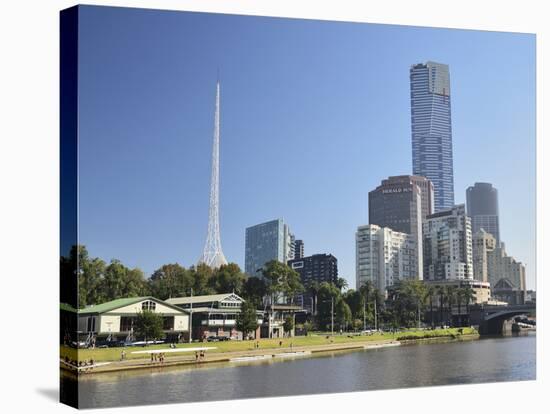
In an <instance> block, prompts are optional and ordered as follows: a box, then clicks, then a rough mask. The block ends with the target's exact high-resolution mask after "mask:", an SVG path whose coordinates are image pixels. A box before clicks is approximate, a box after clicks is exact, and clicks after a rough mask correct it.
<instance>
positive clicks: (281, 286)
mask: <svg viewBox="0 0 550 414" xmlns="http://www.w3.org/2000/svg"><path fill="white" fill-rule="evenodd" d="M262 274H263V277H264V280H265V284H266V293H267V294H268V295H269V296H270V298H271V303H276V302H277V299H278V298H280V297H281V296H285V297H286V298H287V300H290V302H292V301H293V300H294V296H296V295H297V294H298V293H301V292H302V291H303V290H304V287H303V285H302V283H301V281H300V275H299V274H298V272H296V271H295V270H294V269H292V268H291V267H290V266H288V265H286V264H284V263H281V262H279V261H277V260H271V261H269V262H267V263H266V264H265V267H264V269H263V270H262Z"/></svg>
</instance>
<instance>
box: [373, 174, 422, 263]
mask: <svg viewBox="0 0 550 414" xmlns="http://www.w3.org/2000/svg"><path fill="white" fill-rule="evenodd" d="M432 206H433V185H432V183H431V182H430V181H429V180H428V179H427V178H425V177H420V176H413V175H399V176H394V177H389V178H387V179H385V180H382V184H381V185H379V186H378V187H376V188H375V189H374V190H372V191H371V192H369V224H376V225H378V226H381V227H389V228H390V229H392V230H394V231H398V232H401V233H407V234H410V235H411V236H412V237H413V239H414V240H415V241H416V248H417V260H418V263H419V266H420V268H422V222H423V221H424V220H425V218H426V216H427V215H428V214H431V213H432V210H433V208H432Z"/></svg>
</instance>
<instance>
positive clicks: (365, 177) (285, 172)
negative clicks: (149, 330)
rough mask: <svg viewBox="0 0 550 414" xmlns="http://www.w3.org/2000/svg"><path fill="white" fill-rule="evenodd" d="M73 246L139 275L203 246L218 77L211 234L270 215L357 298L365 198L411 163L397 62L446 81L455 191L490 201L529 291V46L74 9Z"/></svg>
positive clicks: (331, 26) (460, 196)
mask: <svg viewBox="0 0 550 414" xmlns="http://www.w3.org/2000/svg"><path fill="white" fill-rule="evenodd" d="M79 56H80V61H79V71H80V72H79V82H80V85H79V86H80V95H79V99H80V102H79V105H80V106H79V110H80V111H79V131H80V142H79V144H80V147H79V160H80V164H79V168H80V175H79V183H80V193H79V197H80V210H79V215H80V216H79V217H80V222H79V225H80V228H79V231H80V233H79V242H80V243H82V244H85V245H86V246H87V247H88V250H89V252H90V254H91V255H92V256H99V257H101V258H103V259H105V260H110V259H111V258H118V259H120V260H121V261H122V262H124V263H125V264H126V265H128V266H132V267H134V266H137V267H140V268H141V269H142V270H144V271H145V272H146V273H147V274H150V273H151V272H152V271H153V270H154V269H156V268H158V267H160V266H161V265H162V264H165V263H174V262H178V263H180V264H182V265H184V266H186V267H188V266H191V265H192V264H195V263H196V262H197V260H198V258H199V257H200V254H201V252H202V248H203V245H204V241H205V238H206V229H207V220H208V196H209V185H210V183H209V181H210V156H211V150H212V132H213V117H214V94H215V82H216V71H217V68H219V70H220V74H221V81H222V95H221V111H222V112H221V121H222V125H221V147H220V151H221V155H220V157H221V167H220V168H221V190H220V198H221V201H220V203H221V217H220V220H221V238H222V246H223V250H224V253H225V255H226V257H227V258H228V260H229V261H233V262H236V263H238V264H239V265H240V266H241V267H244V237H245V228H246V227H248V226H250V225H253V224H257V223H260V222H263V221H267V220H271V219H274V218H278V217H282V218H284V219H285V221H286V222H287V223H288V224H289V225H290V227H291V230H292V231H293V233H294V234H295V235H296V237H297V238H301V239H303V240H304V242H305V252H306V254H307V255H310V254H314V253H332V254H334V255H335V256H336V257H337V258H338V264H339V272H340V275H341V276H343V277H345V278H347V279H348V281H349V283H350V287H355V242H354V235H355V230H356V228H357V226H358V225H362V224H367V223H368V205H367V198H368V192H369V191H370V190H372V189H373V188H374V187H375V186H376V185H378V184H379V182H380V180H381V179H383V178H385V177H387V176H389V175H398V174H407V173H410V172H411V170H412V161H411V132H410V102H409V67H410V65H411V64H413V63H419V62H425V61H426V60H434V61H437V62H442V63H447V64H449V65H450V71H451V94H452V97H451V104H452V122H453V145H454V174H455V195H456V196H455V197H456V200H455V201H456V202H457V203H462V202H465V190H466V188H467V187H468V186H470V185H473V183H474V182H476V181H486V182H491V183H493V185H494V186H495V187H497V188H498V190H499V197H500V200H499V201H500V213H501V235H502V239H503V240H504V241H505V242H506V245H507V250H508V252H509V254H511V255H513V256H515V257H516V258H517V259H519V260H521V261H523V262H524V263H526V264H527V279H528V288H533V287H534V284H535V275H534V272H535V36H534V35H525V34H511V33H496V32H481V31H466V30H447V29H429V28H416V27H404V26H391V25H371V24H363V23H362V24H357V23H338V22H321V21H310V20H300V19H275V18H261V17H245V16H230V15H213V14H197V13H184V12H166V11H152V10H140V9H122V8H108V7H83V8H82V9H81V17H80V49H79Z"/></svg>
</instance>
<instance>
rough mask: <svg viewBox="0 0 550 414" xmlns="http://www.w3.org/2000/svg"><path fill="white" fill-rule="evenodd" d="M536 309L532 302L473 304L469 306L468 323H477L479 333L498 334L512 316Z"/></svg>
mask: <svg viewBox="0 0 550 414" xmlns="http://www.w3.org/2000/svg"><path fill="white" fill-rule="evenodd" d="M535 311H536V306H535V305H534V304H528V305H507V306H497V305H475V306H471V307H470V323H471V324H472V325H479V333H480V334H481V335H500V334H502V333H503V326H504V325H505V322H506V321H507V320H509V319H511V318H513V317H514V316H518V315H524V314H528V313H532V312H535Z"/></svg>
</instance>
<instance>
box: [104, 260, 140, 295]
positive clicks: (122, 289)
mask: <svg viewBox="0 0 550 414" xmlns="http://www.w3.org/2000/svg"><path fill="white" fill-rule="evenodd" d="M101 291H102V295H103V298H104V300H106V301H110V300H114V299H118V298H129V297H136V296H141V295H143V294H146V293H148V289H147V286H146V281H145V278H144V276H143V272H142V271H141V270H140V269H138V268H135V269H128V268H127V267H126V266H124V265H123V264H122V263H121V262H120V261H119V260H115V259H113V260H111V263H109V265H108V266H107V267H106V269H105V277H104V278H103V280H102V283H101Z"/></svg>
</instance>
